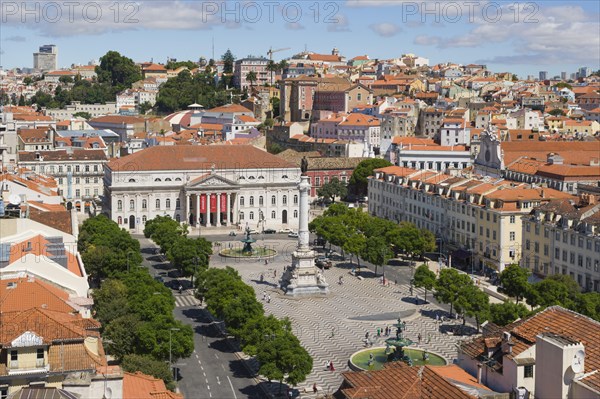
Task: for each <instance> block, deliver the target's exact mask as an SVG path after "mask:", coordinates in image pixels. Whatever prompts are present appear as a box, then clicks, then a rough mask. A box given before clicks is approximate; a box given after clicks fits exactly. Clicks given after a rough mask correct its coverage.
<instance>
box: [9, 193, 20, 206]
mask: <svg viewBox="0 0 600 399" xmlns="http://www.w3.org/2000/svg"><path fill="white" fill-rule="evenodd" d="M8 202H10V204H11V205H19V204H21V197H20V196H18V195H17V194H12V195H11V196H10V197H8Z"/></svg>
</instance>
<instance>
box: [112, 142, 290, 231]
mask: <svg viewBox="0 0 600 399" xmlns="http://www.w3.org/2000/svg"><path fill="white" fill-rule="evenodd" d="M299 181H300V170H299V169H298V168H297V167H296V166H295V165H293V164H291V163H288V162H287V161H284V160H282V159H280V158H278V157H275V156H274V155H270V154H268V153H266V152H263V151H261V150H259V149H257V148H255V147H252V146H225V145H212V146H168V147H165V146H156V147H151V148H148V149H145V150H143V151H139V152H136V153H135V154H133V155H130V156H127V157H124V158H121V159H118V160H115V161H112V162H110V163H109V164H108V165H107V167H106V171H105V175H104V185H105V209H106V211H107V212H108V213H109V215H110V218H111V219H112V220H114V221H115V222H117V223H118V224H119V226H122V227H124V228H128V229H130V230H132V231H136V232H141V231H142V230H143V229H144V224H145V222H146V221H148V220H150V219H153V218H154V217H156V216H165V215H168V216H170V217H172V218H173V219H175V220H177V221H179V222H182V223H183V222H185V223H188V224H189V225H191V226H194V227H201V228H202V229H203V231H204V229H211V228H212V229H217V228H219V227H224V226H225V227H227V226H237V227H239V228H242V227H245V226H246V225H248V226H249V227H250V228H252V229H256V230H259V231H262V230H264V229H267V228H273V229H281V228H290V229H292V230H297V229H298V200H299V198H298V189H297V185H298V183H299Z"/></svg>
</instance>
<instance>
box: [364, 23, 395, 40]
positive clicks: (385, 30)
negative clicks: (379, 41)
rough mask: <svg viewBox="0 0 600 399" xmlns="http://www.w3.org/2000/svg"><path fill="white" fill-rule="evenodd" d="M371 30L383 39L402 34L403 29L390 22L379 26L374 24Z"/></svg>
mask: <svg viewBox="0 0 600 399" xmlns="http://www.w3.org/2000/svg"><path fill="white" fill-rule="evenodd" d="M369 28H371V30H372V31H373V32H375V33H377V34H378V35H379V36H383V37H392V36H394V35H396V33H398V32H402V29H400V27H399V26H398V25H396V24H392V23H389V22H382V23H379V24H373V25H371V26H370V27H369Z"/></svg>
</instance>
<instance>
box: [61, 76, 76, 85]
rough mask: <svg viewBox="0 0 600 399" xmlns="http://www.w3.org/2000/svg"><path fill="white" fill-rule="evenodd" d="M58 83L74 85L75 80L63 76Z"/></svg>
mask: <svg viewBox="0 0 600 399" xmlns="http://www.w3.org/2000/svg"><path fill="white" fill-rule="evenodd" d="M58 81H59V82H60V83H62V84H69V83H73V78H72V77H70V76H61V77H60V78H58Z"/></svg>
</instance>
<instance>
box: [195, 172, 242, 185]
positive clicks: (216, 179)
mask: <svg viewBox="0 0 600 399" xmlns="http://www.w3.org/2000/svg"><path fill="white" fill-rule="evenodd" d="M203 187H238V185H237V184H236V183H234V182H233V181H231V180H229V179H226V178H224V177H223V176H219V175H217V174H208V175H203V176H200V177H198V178H196V179H194V180H191V181H190V182H189V183H188V184H187V188H203Z"/></svg>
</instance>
